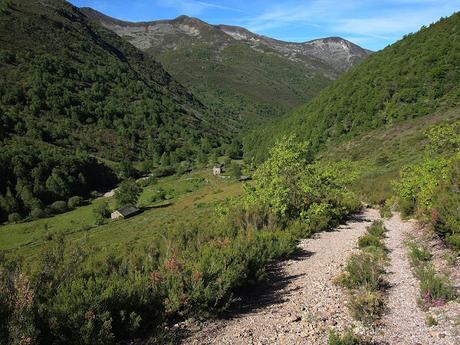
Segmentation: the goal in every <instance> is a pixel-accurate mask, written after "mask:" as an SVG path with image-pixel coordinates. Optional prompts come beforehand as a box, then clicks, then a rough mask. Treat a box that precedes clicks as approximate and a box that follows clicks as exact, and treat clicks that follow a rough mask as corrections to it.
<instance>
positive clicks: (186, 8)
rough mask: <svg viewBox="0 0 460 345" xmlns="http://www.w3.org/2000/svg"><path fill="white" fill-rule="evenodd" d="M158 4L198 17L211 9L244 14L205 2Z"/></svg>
mask: <svg viewBox="0 0 460 345" xmlns="http://www.w3.org/2000/svg"><path fill="white" fill-rule="evenodd" d="M157 4H158V5H159V6H162V7H170V8H174V9H176V10H179V11H180V12H181V13H184V14H188V15H191V16H196V15H200V14H202V13H203V12H204V11H206V10H209V9H218V10H223V11H230V12H242V11H241V10H240V9H237V8H233V7H229V6H225V5H221V4H215V3H211V2H205V1H195V0H159V1H157Z"/></svg>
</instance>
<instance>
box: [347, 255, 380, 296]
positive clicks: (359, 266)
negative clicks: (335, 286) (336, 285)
mask: <svg viewBox="0 0 460 345" xmlns="http://www.w3.org/2000/svg"><path fill="white" fill-rule="evenodd" d="M384 272H385V271H384V269H383V266H382V263H381V261H380V260H379V258H377V257H375V256H374V255H372V254H369V253H367V252H360V253H357V254H353V255H352V256H351V257H350V259H349V260H348V262H347V265H346V266H345V269H344V273H343V274H342V276H341V277H340V278H339V282H340V283H341V284H342V285H343V286H344V287H346V288H348V289H360V288H363V289H366V290H369V291H378V290H379V288H380V286H381V285H382V274H383V273H384Z"/></svg>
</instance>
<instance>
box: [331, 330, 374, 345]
mask: <svg viewBox="0 0 460 345" xmlns="http://www.w3.org/2000/svg"><path fill="white" fill-rule="evenodd" d="M368 344H370V343H369V342H367V341H366V340H364V339H362V338H361V337H359V336H357V335H356V334H355V333H354V332H353V330H347V331H346V332H344V333H343V334H338V333H336V332H331V333H330V334H329V340H328V345H368Z"/></svg>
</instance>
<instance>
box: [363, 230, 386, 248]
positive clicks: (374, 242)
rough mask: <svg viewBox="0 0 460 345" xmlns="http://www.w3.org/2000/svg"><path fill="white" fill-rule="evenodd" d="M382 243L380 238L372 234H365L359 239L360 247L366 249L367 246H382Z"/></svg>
mask: <svg viewBox="0 0 460 345" xmlns="http://www.w3.org/2000/svg"><path fill="white" fill-rule="evenodd" d="M381 245H382V243H381V242H380V239H379V238H378V237H376V236H373V235H371V234H365V235H363V236H361V237H360V238H359V239H358V247H359V248H360V249H364V248H366V247H376V248H377V247H380V246H381Z"/></svg>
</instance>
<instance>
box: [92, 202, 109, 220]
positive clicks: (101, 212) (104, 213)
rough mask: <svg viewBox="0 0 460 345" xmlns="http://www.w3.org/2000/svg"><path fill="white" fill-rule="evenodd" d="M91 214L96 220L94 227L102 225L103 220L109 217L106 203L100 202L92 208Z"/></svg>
mask: <svg viewBox="0 0 460 345" xmlns="http://www.w3.org/2000/svg"><path fill="white" fill-rule="evenodd" d="M93 214H94V217H95V218H96V225H101V224H104V222H105V219H106V218H109V217H110V209H109V204H108V202H107V201H104V202H101V203H100V204H98V205H96V206H95V207H94V208H93Z"/></svg>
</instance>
